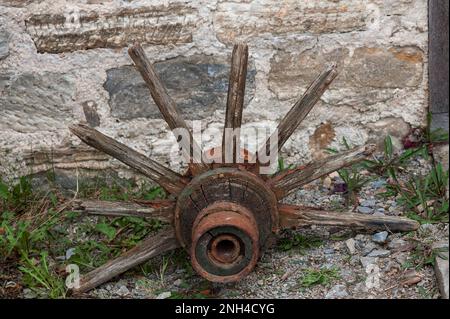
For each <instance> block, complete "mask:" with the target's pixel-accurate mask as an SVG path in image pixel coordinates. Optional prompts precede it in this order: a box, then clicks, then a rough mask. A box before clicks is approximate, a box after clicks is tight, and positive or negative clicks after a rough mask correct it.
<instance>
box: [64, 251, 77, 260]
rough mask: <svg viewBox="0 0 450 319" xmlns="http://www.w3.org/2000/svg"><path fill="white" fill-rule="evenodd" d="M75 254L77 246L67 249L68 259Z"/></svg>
mask: <svg viewBox="0 0 450 319" xmlns="http://www.w3.org/2000/svg"><path fill="white" fill-rule="evenodd" d="M73 255H75V248H69V249H67V250H66V260H69V259H70V257H72V256H73Z"/></svg>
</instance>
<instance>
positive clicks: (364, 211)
mask: <svg viewBox="0 0 450 319" xmlns="http://www.w3.org/2000/svg"><path fill="white" fill-rule="evenodd" d="M358 212H360V213H361V214H372V213H373V208H370V207H366V206H358Z"/></svg>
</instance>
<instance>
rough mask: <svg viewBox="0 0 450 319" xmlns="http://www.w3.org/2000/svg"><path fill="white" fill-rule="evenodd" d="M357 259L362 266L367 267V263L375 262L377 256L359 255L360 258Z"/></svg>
mask: <svg viewBox="0 0 450 319" xmlns="http://www.w3.org/2000/svg"><path fill="white" fill-rule="evenodd" d="M359 261H360V262H361V265H362V266H363V267H364V268H367V266H369V265H373V264H376V263H377V261H378V258H376V257H361V258H359Z"/></svg>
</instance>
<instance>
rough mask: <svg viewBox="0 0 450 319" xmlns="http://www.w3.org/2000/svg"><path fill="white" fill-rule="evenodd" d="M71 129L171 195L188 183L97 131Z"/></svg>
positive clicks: (72, 126) (83, 139) (172, 172)
mask: <svg viewBox="0 0 450 319" xmlns="http://www.w3.org/2000/svg"><path fill="white" fill-rule="evenodd" d="M69 129H70V131H71V132H72V133H73V134H75V135H76V136H78V137H79V138H80V139H81V140H82V141H83V142H85V143H86V144H88V145H90V146H92V147H94V148H96V149H98V150H99V151H102V152H104V153H106V154H109V155H111V156H112V157H114V158H116V159H118V160H119V161H121V162H122V163H125V164H126V165H128V166H129V167H131V168H133V169H135V170H137V171H138V172H139V173H141V174H143V175H145V176H147V177H149V178H151V179H152V180H153V181H155V182H157V183H158V184H159V185H161V186H162V187H163V188H164V189H165V190H166V191H168V192H169V193H171V194H178V193H180V192H181V191H182V190H183V188H184V187H185V186H186V184H187V181H186V180H185V179H184V178H183V177H182V176H181V175H179V174H177V173H176V172H174V171H172V170H171V169H169V168H167V167H164V166H163V165H161V164H159V163H157V162H155V161H153V160H151V159H149V158H148V157H146V156H145V155H143V154H141V153H139V152H137V151H135V150H133V149H131V148H129V147H128V146H126V145H125V144H122V143H120V142H118V141H116V140H114V139H113V138H111V137H108V136H106V135H104V134H102V133H100V132H99V131H97V130H96V129H93V128H91V127H89V126H87V125H84V124H75V125H71V126H70V127H69Z"/></svg>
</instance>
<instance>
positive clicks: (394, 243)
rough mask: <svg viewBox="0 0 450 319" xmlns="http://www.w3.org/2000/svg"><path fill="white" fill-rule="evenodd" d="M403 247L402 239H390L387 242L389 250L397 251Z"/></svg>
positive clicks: (404, 242)
mask: <svg viewBox="0 0 450 319" xmlns="http://www.w3.org/2000/svg"><path fill="white" fill-rule="evenodd" d="M405 245H406V241H404V240H403V239H401V238H394V239H392V240H391V241H390V242H389V244H388V248H389V249H398V248H400V247H402V246H405Z"/></svg>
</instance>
